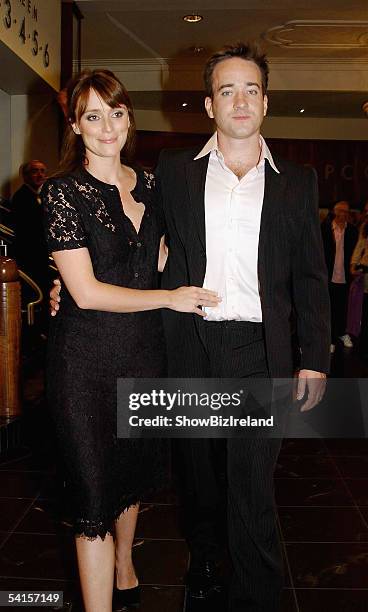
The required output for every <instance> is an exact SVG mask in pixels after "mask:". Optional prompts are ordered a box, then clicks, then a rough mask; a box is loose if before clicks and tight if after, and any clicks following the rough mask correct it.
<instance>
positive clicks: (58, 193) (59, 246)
mask: <svg viewBox="0 0 368 612" xmlns="http://www.w3.org/2000/svg"><path fill="white" fill-rule="evenodd" d="M136 174H137V184H136V187H135V189H134V190H133V191H132V196H133V198H134V199H135V200H136V201H137V202H143V204H144V205H145V211H144V215H143V218H142V222H141V226H140V230H139V232H138V234H137V232H136V230H135V228H134V226H133V224H132V223H131V221H130V219H129V218H128V217H127V216H126V215H125V214H124V211H123V208H122V205H121V201H120V195H119V191H118V189H117V188H116V187H115V186H112V185H108V184H106V183H103V182H101V181H99V180H97V179H96V178H94V177H93V176H92V175H91V174H89V173H88V172H87V171H86V170H81V171H79V172H77V173H75V174H73V175H69V176H67V177H63V178H56V179H51V180H49V181H47V182H46V183H45V185H44V187H43V190H42V198H43V203H44V208H45V213H46V233H47V241H48V246H49V250H50V252H52V251H60V250H64V249H78V248H82V247H87V248H88V250H89V253H90V256H91V260H92V264H93V269H94V273H95V276H96V278H97V279H98V280H100V281H103V282H106V283H110V284H113V285H119V286H122V287H131V288H134V289H155V288H157V262H158V252H159V242H160V237H161V236H162V234H163V233H164V229H163V222H162V217H161V214H160V210H159V208H158V207H157V205H156V203H155V185H154V176H153V175H152V174H150V173H147V172H144V171H142V170H137V171H136ZM165 372H166V355H165V345H164V336H163V329H162V323H161V313H160V311H159V310H151V311H147V312H137V313H129V314H120V313H110V312H101V311H94V310H81V309H80V308H78V307H77V305H76V304H75V302H74V301H73V299H72V297H71V296H70V294H69V293H68V291H67V289H66V288H65V286H62V289H61V305H60V311H59V313H58V315H57V316H56V317H54V318H52V320H51V329H50V335H49V345H48V365H47V396H48V403H49V407H50V409H51V411H52V414H53V417H54V421H55V424H56V430H57V435H58V439H59V444H60V447H61V449H62V452H63V456H64V460H65V465H66V468H67V471H68V473H69V478H70V482H71V490H72V500H71V501H72V507H73V508H74V514H75V531H76V533H77V534H79V535H84V536H86V537H88V538H95V537H96V536H101V537H104V536H105V535H106V533H111V532H112V530H113V524H114V520H115V519H116V518H117V517H118V516H119V515H120V514H121V512H122V511H124V510H125V509H126V508H128V507H129V506H130V505H132V504H134V503H136V502H137V501H139V500H141V499H142V496H143V495H144V493H145V492H147V491H148V490H151V489H154V488H156V487H159V486H160V485H162V481H163V479H164V477H165V471H166V456H165V448H164V447H163V445H162V442H161V441H160V440H139V439H138V440H125V439H119V438H117V437H116V379H117V378H118V377H146V378H153V377H159V376H164V375H165Z"/></svg>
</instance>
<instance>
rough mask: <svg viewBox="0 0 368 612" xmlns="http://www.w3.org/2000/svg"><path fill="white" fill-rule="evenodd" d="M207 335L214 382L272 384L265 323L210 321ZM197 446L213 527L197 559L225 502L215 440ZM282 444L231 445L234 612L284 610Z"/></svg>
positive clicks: (199, 534)
mask: <svg viewBox="0 0 368 612" xmlns="http://www.w3.org/2000/svg"><path fill="white" fill-rule="evenodd" d="M202 331H203V333H202V337H203V338H204V341H205V344H206V352H207V355H208V358H209V362H210V368H209V371H210V373H211V376H212V377H214V378H217V377H218V378H242V377H244V378H265V379H266V378H269V373H268V368H267V362H266V355H265V345H264V338H263V325H262V324H261V323H248V322H235V321H231V322H220V323H218V322H213V323H212V322H205V321H204V322H203V328H202ZM265 384H267V383H266V381H265ZM192 443H194V444H193V448H194V449H195V450H194V453H193V448H192V458H193V466H192V467H193V478H195V479H197V487H198V488H200V482H199V480H201V479H202V487H203V491H202V492H199V495H200V496H201V495H202V499H203V498H204V496H206V499H207V502H208V500H210V502H208V506H209V520H207V523H206V522H205V521H203V520H202V530H201V524H200V520H199V522H198V524H197V531H196V530H195V529H194V530H193V531H192V534H191V535H192V546H191V550H192V553H193V551H194V554H195V551H196V550H197V551H200V550H202V552H203V550H206V546H203V544H204V542H203V538H206V536H209V538H210V536H211V530H210V528H211V526H213V525H214V522H213V521H212V523H211V510H210V508H211V502H213V503H212V509H214V508H215V507H216V506H215V505H213V504H215V503H216V502H217V500H218V497H219V496H218V495H217V493H216V483H217V479H216V474H214V473H213V472H214V467H213V461H212V459H211V455H213V440H193V441H192ZM280 444H281V440H277V439H261V438H254V439H229V440H228V441H227V476H228V535H229V547H230V553H231V558H232V562H233V567H234V576H233V581H232V585H231V589H230V603H229V610H230V611H231V612H275V611H276V610H278V609H279V598H280V593H281V589H282V585H283V564H282V556H281V552H280V545H279V540H278V533H277V526H276V515H275V508H274V488H273V471H274V466H275V463H276V459H277V456H278V453H279V450H280ZM211 462H212V463H211ZM199 465H200V467H199ZM198 469H199V470H200V472H199V475H198ZM195 472H196V475H195V476H194V473H195ZM197 518H199V519H200V518H201V517H200V516H199V517H197ZM203 527H206V528H207V532H206V530H203ZM196 544H198V546H196ZM207 550H211V549H210V548H209V549H208V548H207Z"/></svg>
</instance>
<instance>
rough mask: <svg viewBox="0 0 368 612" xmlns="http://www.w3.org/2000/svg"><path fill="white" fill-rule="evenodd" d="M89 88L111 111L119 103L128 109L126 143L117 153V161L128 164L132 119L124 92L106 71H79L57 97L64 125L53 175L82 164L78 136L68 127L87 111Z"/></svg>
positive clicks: (83, 154) (132, 138)
mask: <svg viewBox="0 0 368 612" xmlns="http://www.w3.org/2000/svg"><path fill="white" fill-rule="evenodd" d="M91 89H93V90H94V91H95V92H96V94H97V95H99V96H100V97H101V98H102V100H103V101H104V102H105V103H106V104H107V105H108V106H110V107H111V108H118V107H119V106H121V105H122V104H123V105H124V106H126V108H127V109H128V116H129V122H130V125H129V129H128V135H127V140H126V143H125V146H124V148H123V150H122V151H121V154H120V156H121V161H122V162H128V163H129V162H130V160H131V159H132V157H133V153H134V146H135V131H136V127H135V119H134V113H133V107H132V103H131V101H130V98H129V95H128V92H127V90H126V89H125V87H124V85H123V84H122V83H121V82H120V81H119V79H118V78H117V77H116V76H115V75H114V73H113V72H111V71H110V70H83V72H81V73H80V74H78V75H77V76H76V77H74V78H73V79H72V81H70V83H69V84H68V86H67V88H66V90H65V94H64V95H63V96H62V97H60V99H62V106H63V112H64V115H65V118H66V120H67V125H66V128H65V132H64V137H63V143H62V148H61V160H60V164H59V170H58V172H57V175H59V176H60V175H65V174H69V173H70V172H74V171H75V170H78V169H79V168H82V167H83V166H85V164H86V151H85V146H84V143H83V140H82V137H81V136H80V135H78V134H75V133H74V131H73V129H72V124H73V123H75V122H77V123H78V122H79V121H80V119H81V117H82V115H83V113H84V112H85V110H86V108H87V103H88V97H89V93H90V91H91Z"/></svg>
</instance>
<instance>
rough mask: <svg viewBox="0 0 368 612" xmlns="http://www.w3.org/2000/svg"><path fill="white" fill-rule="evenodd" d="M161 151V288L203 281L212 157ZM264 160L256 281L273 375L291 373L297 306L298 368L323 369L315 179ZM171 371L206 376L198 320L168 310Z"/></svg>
mask: <svg viewBox="0 0 368 612" xmlns="http://www.w3.org/2000/svg"><path fill="white" fill-rule="evenodd" d="M197 153H198V151H195V150H186V151H183V150H167V151H163V152H162V153H161V156H160V159H159V163H158V167H157V176H158V181H159V185H160V188H161V194H162V203H163V209H164V214H165V218H166V224H167V235H168V243H169V258H168V261H167V265H166V267H165V270H164V273H163V287H164V288H167V289H173V288H176V287H179V286H181V285H197V286H202V284H203V280H204V277H205V271H206V244H205V207H204V194H205V183H206V173H207V166H208V161H209V155H207V156H205V157H202V158H200V159H198V160H196V161H194V157H195V156H196V154H197ZM274 160H275V164H276V166H277V168H278V170H279V171H280V174H278V173H276V172H275V171H274V170H273V169H272V167H271V166H270V164H269V163H268V161H267V160H266V162H265V163H266V167H265V192H264V200H263V208H262V216H261V229H260V236H259V251H258V278H259V288H260V297H261V304H262V313H263V321H264V329H265V345H266V353H267V360H268V367H269V371H270V374H271V376H273V377H287V376H290V375H291V373H292V367H293V366H292V347H291V333H290V315H291V311H292V308H293V307H294V308H295V312H296V318H297V333H298V338H299V343H300V348H301V353H302V356H301V367H302V368H307V369H311V370H316V371H320V372H327V371H328V367H329V343H330V332H329V298H328V290H327V275H326V267H325V261H324V256H323V248H322V240H321V230H320V223H319V216H318V198H317V182H316V176H315V173H314V172H313V171H311V170H310V169H307V168H304V167H301V166H297V165H295V164H293V163H291V162H288V161H285V160H282V159H280V158H278V157H276V156H274ZM164 323H165V329H166V335H167V342H168V355H169V374H171V375H176V376H180V375H181V376H189V375H192V376H196V375H197V376H204V375H206V372H205V370H204V369H203V368H198V369H197V363H198V364H199V363H200V362H202V361H203V359H202V357H201V356H200V355H201V352H202V351H203V346H201V320H200V317H198V315H192V314H178V313H175V312H172V311H166V312H165V314H164Z"/></svg>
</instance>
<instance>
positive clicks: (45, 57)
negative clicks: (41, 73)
mask: <svg viewBox="0 0 368 612" xmlns="http://www.w3.org/2000/svg"><path fill="white" fill-rule="evenodd" d="M43 63H44V66H45V68H47V67H48V66H49V64H50V55H49V43H46V45H45V50H44V52H43Z"/></svg>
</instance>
